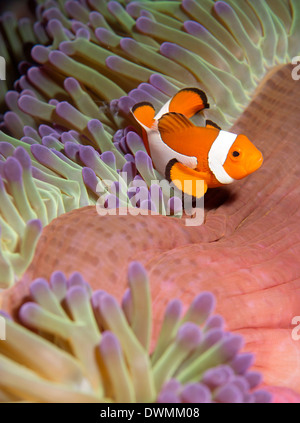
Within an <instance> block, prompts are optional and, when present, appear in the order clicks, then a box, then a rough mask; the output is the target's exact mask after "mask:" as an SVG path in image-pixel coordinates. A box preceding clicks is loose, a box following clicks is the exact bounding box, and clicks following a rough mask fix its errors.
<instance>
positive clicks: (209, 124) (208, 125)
mask: <svg viewBox="0 0 300 423" xmlns="http://www.w3.org/2000/svg"><path fill="white" fill-rule="evenodd" d="M205 127H206V128H210V129H212V128H213V129H219V130H220V131H221V130H222V128H220V127H219V125H217V124H216V123H215V122H213V121H212V120H206V121H205Z"/></svg>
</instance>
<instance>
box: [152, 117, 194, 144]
mask: <svg viewBox="0 0 300 423" xmlns="http://www.w3.org/2000/svg"><path fill="white" fill-rule="evenodd" d="M194 127H195V125H194V124H193V123H192V122H191V121H190V120H188V119H187V118H186V117H185V116H184V115H182V114H181V113H174V112H170V113H166V114H165V115H163V116H162V117H161V118H160V119H159V120H158V130H159V132H160V135H161V137H162V139H163V138H164V135H167V134H174V133H175V134H176V133H178V132H182V131H184V130H185V129H188V128H194Z"/></svg>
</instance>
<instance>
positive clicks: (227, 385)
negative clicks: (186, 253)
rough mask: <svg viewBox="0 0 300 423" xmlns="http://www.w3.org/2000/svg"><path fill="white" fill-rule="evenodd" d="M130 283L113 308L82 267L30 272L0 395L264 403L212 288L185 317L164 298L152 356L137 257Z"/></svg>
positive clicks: (10, 330)
mask: <svg viewBox="0 0 300 423" xmlns="http://www.w3.org/2000/svg"><path fill="white" fill-rule="evenodd" d="M128 284H129V289H128V290H127V291H126V293H125V295H124V297H123V301H122V307H120V305H119V304H118V302H117V301H116V299H115V298H114V297H113V296H112V295H110V294H108V293H107V292H105V291H102V290H98V291H95V292H92V291H91V288H90V286H89V285H88V284H87V283H86V282H85V281H84V280H83V277H82V276H81V274H80V273H74V274H73V275H71V276H70V277H69V278H68V279H67V278H66V277H65V275H64V274H63V273H62V272H55V273H53V274H52V276H51V278H50V284H49V283H48V281H46V280H44V279H41V278H39V279H37V280H35V281H34V282H33V283H32V284H31V286H30V294H31V299H32V301H28V302H26V303H25V304H23V305H22V306H21V308H20V310H19V319H20V322H21V323H17V322H14V321H13V320H11V319H10V318H7V316H6V320H5V321H6V325H7V341H6V342H2V343H1V344H0V372H1V381H0V401H24V400H25V401H41V402H154V401H156V402H175V403H179V402H184V403H191V402H197V403H207V402H234V403H240V402H248V403H249V402H251V403H253V402H270V399H271V397H270V394H269V393H268V392H266V391H263V390H254V388H256V387H257V386H258V385H259V384H260V383H261V375H260V374H259V373H257V372H253V371H249V370H248V369H249V367H250V366H251V364H252V362H253V356H252V354H248V353H240V352H239V351H240V349H241V347H242V346H243V339H242V337H241V336H239V335H233V334H231V333H230V332H226V331H225V330H224V321H223V319H222V317H221V316H218V315H212V311H213V308H214V302H215V300H214V296H213V295H212V294H211V293H209V292H202V293H200V294H199V295H197V296H196V298H195V299H194V300H193V302H192V303H191V305H190V306H189V308H188V309H187V311H186V312H185V314H184V315H182V303H181V301H180V300H178V299H174V300H171V301H170V302H169V304H168V306H167V308H166V310H165V314H164V319H163V321H162V325H161V330H160V334H159V337H158V339H157V342H156V345H155V347H154V349H153V352H152V354H150V355H149V346H150V340H151V325H152V318H151V297H150V289H149V282H148V279H147V274H146V273H145V270H144V268H143V267H142V266H141V264H140V263H138V262H132V263H131V264H130V266H129V270H128ZM24 325H25V327H24ZM26 327H30V328H31V329H33V330H34V331H35V332H36V333H34V332H32V331H30V330H29V329H27V328H26Z"/></svg>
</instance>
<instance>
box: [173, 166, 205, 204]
mask: <svg viewBox="0 0 300 423" xmlns="http://www.w3.org/2000/svg"><path fill="white" fill-rule="evenodd" d="M204 176H205V175H204V173H201V172H197V171H195V170H192V169H190V168H188V167H187V166H185V165H183V164H182V163H180V162H179V161H178V160H176V159H172V160H170V161H169V163H168V164H167V166H166V172H165V177H166V179H167V180H168V181H169V182H170V183H173V184H174V185H175V187H176V188H177V189H179V190H180V191H182V192H183V193H184V194H187V195H190V196H192V197H193V198H201V197H203V195H204V194H205V193H206V191H207V184H206V182H205V180H204Z"/></svg>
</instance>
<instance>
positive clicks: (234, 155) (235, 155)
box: [232, 151, 240, 157]
mask: <svg viewBox="0 0 300 423" xmlns="http://www.w3.org/2000/svg"><path fill="white" fill-rule="evenodd" d="M232 155H233V157H238V156H239V155H240V153H239V152H238V151H234V152H233V153H232Z"/></svg>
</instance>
